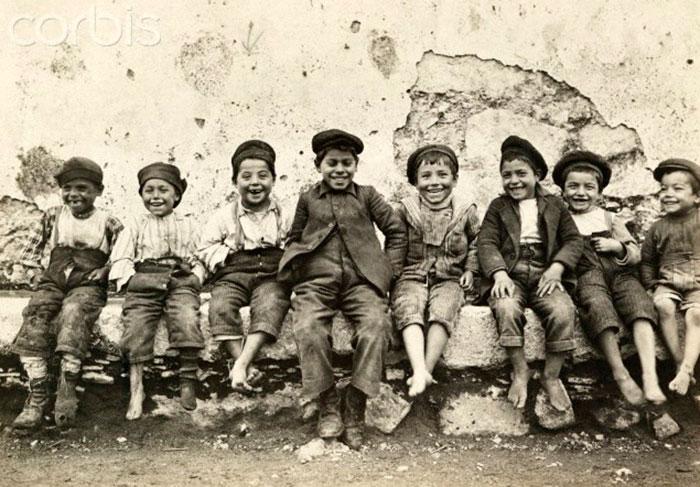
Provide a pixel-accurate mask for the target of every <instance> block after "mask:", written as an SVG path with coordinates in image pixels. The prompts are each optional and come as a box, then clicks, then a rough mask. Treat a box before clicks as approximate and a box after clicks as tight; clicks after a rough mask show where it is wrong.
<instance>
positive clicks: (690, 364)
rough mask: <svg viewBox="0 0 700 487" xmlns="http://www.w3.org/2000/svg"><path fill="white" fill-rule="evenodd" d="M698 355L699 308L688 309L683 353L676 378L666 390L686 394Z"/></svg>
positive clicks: (699, 341) (699, 335)
mask: <svg viewBox="0 0 700 487" xmlns="http://www.w3.org/2000/svg"><path fill="white" fill-rule="evenodd" d="M698 355H700V308H690V309H689V310H688V311H687V312H686V313H685V351H684V353H683V361H682V362H681V365H680V367H679V368H678V373H677V374H676V377H675V378H674V379H673V380H672V381H671V382H670V383H669V385H668V388H669V389H670V390H672V391H674V392H677V393H678V394H680V395H685V393H686V392H688V387H689V386H690V383H691V381H692V380H693V371H694V370H695V364H696V363H697V361H698Z"/></svg>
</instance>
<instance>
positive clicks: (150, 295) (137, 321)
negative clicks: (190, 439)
mask: <svg viewBox="0 0 700 487" xmlns="http://www.w3.org/2000/svg"><path fill="white" fill-rule="evenodd" d="M138 180H139V194H140V195H141V199H142V200H143V204H144V206H145V207H146V209H147V210H148V213H146V214H145V215H142V216H140V217H137V218H135V219H134V221H133V222H131V224H129V225H127V226H126V228H125V229H124V231H123V232H122V233H121V235H119V239H118V240H117V243H116V245H115V247H114V252H113V253H112V262H113V265H112V270H111V272H110V275H109V278H110V280H112V279H113V280H116V282H117V290H120V289H122V288H123V287H124V286H126V290H127V292H126V299H125V301H124V306H123V308H122V321H123V323H124V335H123V336H122V348H123V350H124V353H125V355H126V356H127V358H128V360H129V364H130V371H129V380H130V384H131V385H130V389H131V398H130V401H129V407H128V410H127V412H126V419H136V418H139V417H140V416H141V413H142V411H143V401H144V399H145V398H146V395H145V393H144V390H143V368H144V363H145V362H147V361H149V360H151V359H152V358H153V340H154V338H155V334H156V328H157V326H158V323H159V321H160V318H161V315H163V314H165V322H166V324H167V327H168V334H169V340H170V346H171V347H172V348H175V349H177V350H178V351H179V352H180V403H181V404H182V407H183V408H185V409H186V410H188V411H191V410H193V409H195V408H196V407H197V400H196V397H195V384H196V381H197V357H198V354H199V350H200V349H202V348H204V337H203V336H202V333H201V331H200V330H199V327H198V324H199V304H200V301H199V292H200V290H201V287H202V279H203V276H204V268H203V266H202V264H201V263H200V262H199V261H198V260H197V258H196V249H197V247H196V233H195V228H194V226H193V224H192V222H191V221H190V220H189V219H188V218H185V217H182V216H180V215H178V214H175V213H173V209H174V208H176V207H177V205H179V204H180V202H181V201H182V195H183V193H184V192H185V189H186V188H187V181H185V180H184V179H181V178H180V170H179V169H178V168H177V167H175V166H173V165H170V164H165V163H162V162H156V163H154V164H150V165H148V166H146V167H144V168H143V169H141V170H140V171H139V173H138Z"/></svg>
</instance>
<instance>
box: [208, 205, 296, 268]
mask: <svg viewBox="0 0 700 487" xmlns="http://www.w3.org/2000/svg"><path fill="white" fill-rule="evenodd" d="M290 225H291V218H290V215H289V213H288V212H287V211H285V210H284V209H283V208H282V206H281V205H280V204H279V202H278V201H277V200H276V199H274V198H270V205H269V206H268V207H267V209H266V210H264V211H262V212H253V211H251V210H248V209H247V208H245V207H244V206H243V205H242V204H241V201H240V199H239V198H236V200H235V201H233V202H231V203H229V204H227V205H226V206H224V207H223V208H220V209H219V210H217V211H216V212H215V213H214V214H213V215H212V217H211V218H210V219H209V221H208V222H207V224H206V226H205V227H204V232H203V233H202V237H201V240H200V243H199V246H198V249H197V255H198V257H199V259H200V260H201V261H202V262H203V263H204V265H205V266H206V268H207V270H209V271H210V272H214V271H215V270H216V268H217V267H219V266H220V265H222V264H223V263H224V262H225V261H226V257H227V256H228V255H229V253H231V252H240V251H241V250H255V249H265V248H271V247H278V248H284V242H285V240H286V238H287V235H288V233H289V227H290Z"/></svg>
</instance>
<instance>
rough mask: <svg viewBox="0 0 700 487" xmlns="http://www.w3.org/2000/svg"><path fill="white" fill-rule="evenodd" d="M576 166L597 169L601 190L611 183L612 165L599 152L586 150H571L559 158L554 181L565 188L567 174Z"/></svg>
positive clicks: (553, 173) (553, 177) (554, 170)
mask: <svg viewBox="0 0 700 487" xmlns="http://www.w3.org/2000/svg"><path fill="white" fill-rule="evenodd" d="M576 168H582V169H583V168H585V169H588V170H592V171H595V172H596V173H597V174H598V176H599V179H598V182H599V186H600V190H601V191H602V190H603V188H605V187H606V186H607V185H608V183H610V176H611V175H612V169H610V165H609V164H608V163H607V162H606V161H605V159H603V158H602V157H600V156H599V155H598V154H594V153H593V152H588V151H585V150H577V151H573V152H569V153H567V154H564V156H563V157H562V158H561V159H559V162H557V164H556V165H555V166H554V169H552V179H553V180H554V183H555V184H556V185H557V186H559V187H560V188H562V189H563V188H564V184H565V183H566V176H567V174H569V172H570V171H572V170H573V169H576Z"/></svg>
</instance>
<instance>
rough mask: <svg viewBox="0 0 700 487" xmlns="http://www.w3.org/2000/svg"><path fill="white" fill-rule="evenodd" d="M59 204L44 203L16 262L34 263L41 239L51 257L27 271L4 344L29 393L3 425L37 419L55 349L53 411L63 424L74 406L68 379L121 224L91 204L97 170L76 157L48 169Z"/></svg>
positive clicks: (97, 306)
mask: <svg viewBox="0 0 700 487" xmlns="http://www.w3.org/2000/svg"><path fill="white" fill-rule="evenodd" d="M56 181H57V183H58V186H59V187H60V190H61V197H62V199H63V206H58V207H54V208H51V209H49V210H48V211H47V212H46V213H45V215H44V217H43V219H42V221H41V225H40V227H39V228H37V229H36V235H35V237H34V238H32V239H31V241H30V242H28V244H27V246H26V247H25V248H24V250H23V253H22V256H21V257H20V258H19V259H18V262H19V263H21V264H24V265H27V266H29V267H33V268H35V269H37V270H41V264H40V261H41V255H42V250H43V249H44V247H45V246H46V245H47V244H49V245H50V248H51V257H50V260H49V263H48V266H47V267H46V269H45V270H44V271H43V273H40V274H39V273H37V274H35V279H33V281H34V283H36V289H35V290H34V292H33V294H32V297H31V299H30V300H29V304H28V305H27V307H26V308H25V309H24V311H23V313H22V314H23V316H24V321H23V323H22V328H20V331H19V333H18V334H17V337H16V338H15V340H14V342H13V344H12V350H13V351H14V352H15V353H17V354H19V356H20V361H21V363H22V365H23V366H24V369H25V370H26V372H27V375H28V377H29V388H30V393H29V397H28V398H27V401H26V403H25V404H24V409H23V410H22V412H21V414H20V415H19V416H18V417H17V418H16V419H15V420H14V422H13V423H12V425H11V427H12V428H16V429H33V428H36V427H38V426H40V425H41V421H42V418H43V415H44V413H45V412H46V409H47V408H48V404H49V395H48V376H47V359H48V358H49V357H50V356H51V355H52V354H53V353H54V352H55V353H59V354H61V376H60V380H59V384H58V395H57V398H56V405H55V408H54V409H55V411H54V417H55V421H56V424H57V425H58V426H69V425H70V424H71V423H72V422H73V420H74V419H75V415H76V412H77V409H78V396H77V394H76V386H77V383H78V378H79V375H80V368H81V362H82V360H83V359H84V358H85V357H86V356H87V354H88V346H89V344H90V339H91V333H92V329H93V327H94V325H95V322H96V321H97V318H98V317H99V315H100V312H101V311H102V308H103V307H104V305H105V303H106V298H107V279H106V278H107V274H108V272H109V266H108V257H109V254H110V251H111V249H112V246H113V244H114V241H115V240H116V238H117V235H118V234H119V232H120V231H121V230H122V225H121V223H120V222H119V221H118V220H117V219H116V218H114V217H113V216H111V215H110V214H109V213H107V212H106V211H104V210H101V209H98V208H95V206H94V203H95V200H96V199H97V197H98V196H100V195H101V194H102V190H103V186H102V169H101V168H100V166H98V165H97V164H96V163H95V162H93V161H91V160H90V159H87V158H84V157H73V158H71V159H68V160H67V161H66V162H65V163H64V164H63V166H62V167H61V170H60V171H59V172H58V174H56Z"/></svg>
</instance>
